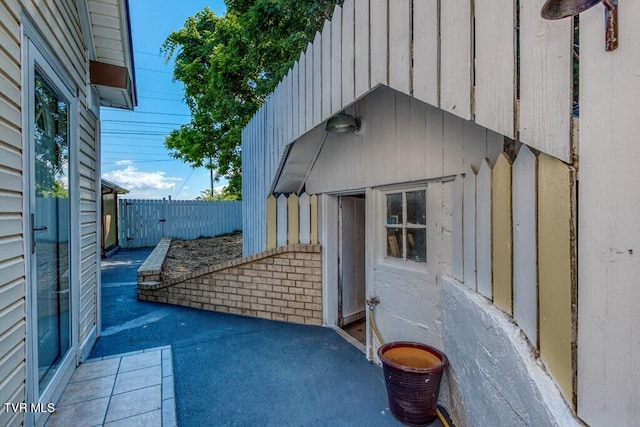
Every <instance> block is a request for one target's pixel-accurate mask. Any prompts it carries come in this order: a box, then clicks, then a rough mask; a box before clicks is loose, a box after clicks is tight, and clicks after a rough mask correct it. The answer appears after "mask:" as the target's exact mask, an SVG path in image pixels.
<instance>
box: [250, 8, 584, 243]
mask: <svg viewBox="0 0 640 427" xmlns="http://www.w3.org/2000/svg"><path fill="white" fill-rule="evenodd" d="M501 2H502V3H501V4H500V5H496V4H493V3H492V2H489V1H484V0H483V1H476V2H472V1H469V0H452V1H447V2H438V1H436V0H422V1H416V0H397V1H392V2H390V1H389V0H347V1H345V2H344V3H343V5H342V6H337V7H336V8H335V10H334V14H333V17H332V20H331V21H326V22H325V25H324V26H323V28H322V31H321V33H319V34H318V35H316V37H315V38H314V41H313V43H311V44H310V45H309V46H308V47H307V49H306V51H305V52H304V53H302V54H301V56H300V58H299V60H298V61H297V62H296V63H295V65H294V66H293V67H292V69H291V70H290V72H289V73H288V75H287V77H285V79H284V80H283V82H282V84H280V85H279V86H278V87H277V88H276V90H275V92H274V94H273V95H272V97H271V98H269V101H268V102H266V103H265V104H264V105H263V106H262V108H261V109H260V110H259V111H258V112H257V113H256V115H255V116H254V118H253V119H252V120H251V122H250V123H249V124H248V125H247V127H246V128H245V130H244V132H243V144H244V148H243V159H244V163H243V165H244V174H248V175H250V176H247V177H245V182H246V183H247V184H249V183H250V182H255V181H256V180H258V177H259V180H260V181H261V182H262V183H265V182H266V187H267V191H264V192H262V193H261V194H255V197H250V196H249V193H252V192H255V191H263V190H258V188H263V187H264V185H259V186H258V187H256V188H251V189H247V186H245V187H244V188H245V191H247V193H245V196H244V200H245V203H246V204H247V206H248V207H249V208H250V209H247V211H250V212H261V213H264V209H265V206H264V203H265V200H266V197H267V196H268V195H269V191H268V188H270V186H271V184H272V182H273V180H274V177H275V175H276V173H277V171H278V168H277V167H274V166H273V164H274V163H268V164H264V163H263V157H260V156H249V155H247V152H249V151H251V152H256V150H257V151H259V152H260V151H262V152H264V154H266V153H271V155H273V154H275V155H276V158H277V159H278V162H279V161H283V160H284V159H283V157H282V155H283V154H284V153H285V150H284V148H285V147H286V146H287V145H288V144H291V143H293V142H295V141H296V140H297V139H298V138H300V137H301V136H303V135H304V134H305V133H306V132H309V131H310V130H311V129H313V128H314V127H316V126H318V125H321V123H322V122H324V121H326V120H327V119H328V118H329V117H331V116H332V115H334V114H335V113H338V112H340V111H342V110H344V109H345V108H348V107H349V106H351V105H352V104H354V102H356V101H358V100H361V99H363V97H365V96H367V95H368V94H369V93H370V92H371V91H372V90H374V89H375V88H377V87H378V86H380V85H385V86H389V87H391V88H393V89H395V90H397V91H398V92H401V93H404V94H406V95H409V96H411V97H415V99H417V100H420V101H423V102H426V103H428V104H429V105H432V106H435V107H439V108H441V109H443V110H444V111H447V112H449V113H450V114H451V116H449V117H447V118H446V119H445V123H446V124H447V126H445V127H448V128H449V130H448V133H446V134H444V147H443V148H444V151H445V157H449V158H455V156H456V154H461V150H462V145H461V144H460V141H461V140H462V138H463V134H464V133H465V132H466V130H467V129H470V130H471V131H475V132H477V133H478V134H479V133H485V134H486V136H487V137H491V138H497V139H500V138H501V136H503V135H504V136H509V137H512V138H513V137H515V136H516V132H519V133H520V136H521V139H522V141H523V142H525V143H526V144H528V145H529V146H531V147H533V148H536V149H538V150H541V151H543V152H546V153H548V154H551V155H553V156H555V157H557V158H560V159H561V160H563V161H565V162H569V161H571V155H572V151H571V142H570V141H571V135H570V127H569V124H570V123H571V114H572V111H571V84H572V82H571V47H572V46H571V36H572V25H571V22H570V20H562V21H556V22H549V21H543V20H542V19H541V18H540V7H541V6H542V3H543V0H535V1H533V2H524V3H522V2H521V3H520V10H519V11H517V10H516V3H514V2H512V1H509V0H501ZM525 3H526V4H525ZM496 11H497V12H496ZM474 23H475V25H474ZM412 24H413V25H412ZM412 28H413V31H411V29H412ZM518 36H519V37H518ZM518 41H519V44H518ZM518 52H521V54H520V55H518V54H517V53H518ZM550 52H552V53H550ZM318 61H319V62H320V63H319V64H318ZM518 69H520V71H521V75H520V80H519V82H518V81H517V74H518V73H517V70H518ZM518 85H519V86H518ZM518 87H520V97H519V99H518V98H517V95H518V91H517V88H518ZM536 88H541V90H537V89H536ZM412 108H413V107H412ZM422 108H424V107H422ZM273 111H275V112H276V114H275V115H274V114H273ZM278 111H283V112H285V114H284V117H282V116H280V115H278V114H277V112H278ZM358 111H359V112H358V114H359V115H360V116H362V117H363V118H364V120H365V121H366V123H368V124H369V123H371V122H372V121H373V120H375V119H376V118H374V117H371V116H369V117H367V116H366V115H365V114H364V113H362V112H361V111H360V110H358ZM408 111H409V110H406V111H402V110H398V114H397V120H398V124H401V123H404V124H409V125H411V124H412V122H411V119H410V118H409V119H408V120H407V118H406V117H405V116H404V112H408ZM418 117H419V115H417V116H416V115H414V118H418ZM273 118H275V120H274V119H273ZM466 120H472V121H475V122H476V123H478V124H480V125H482V126H483V127H482V128H480V127H478V126H475V125H474V126H473V127H471V125H470V124H469V123H465V121H466ZM454 123H455V125H454ZM267 124H268V125H269V126H274V127H275V128H276V130H275V131H272V132H268V131H267V130H266V126H267ZM434 126H441V125H438V124H435V125H434ZM441 127H442V126H441ZM388 136H390V137H391V136H392V135H391V134H388ZM394 140H395V141H398V143H402V142H403V141H402V140H400V139H394ZM273 147H275V150H274V149H273ZM432 157H433V159H432V160H431V163H432V164H435V163H438V159H437V158H436V157H437V156H432ZM470 157H473V156H470ZM448 166H453V165H451V164H447V163H446V160H445V167H444V171H443V173H442V174H441V175H446V174H456V173H458V172H459V171H458V170H456V169H455V167H453V168H452V167H448ZM436 169H437V167H436V168H430V172H431V171H435V170H436ZM245 218H246V221H247V224H245V226H244V229H245V246H244V248H245V253H246V254H249V253H253V252H257V251H260V250H263V249H264V248H265V246H264V244H265V241H264V237H263V235H264V223H263V222H264V219H262V220H256V219H252V218H249V216H246V217H245ZM254 221H258V222H259V223H260V224H258V223H255V225H256V227H257V226H258V225H260V227H258V228H256V229H255V233H254V232H253V231H252V230H253V229H252V226H253V225H252V224H253V222H254Z"/></svg>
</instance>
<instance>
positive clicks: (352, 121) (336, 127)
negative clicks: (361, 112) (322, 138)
mask: <svg viewBox="0 0 640 427" xmlns="http://www.w3.org/2000/svg"><path fill="white" fill-rule="evenodd" d="M359 129H360V118H358V117H353V116H350V115H349V114H345V113H338V114H336V115H335V116H333V117H331V118H330V119H329V120H327V126H326V127H325V130H326V131H327V132H329V133H347V132H357V131H358V130H359Z"/></svg>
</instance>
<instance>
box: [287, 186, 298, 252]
mask: <svg viewBox="0 0 640 427" xmlns="http://www.w3.org/2000/svg"><path fill="white" fill-rule="evenodd" d="M287 210H288V213H287V227H288V228H289V230H288V233H287V244H289V245H292V244H296V243H300V217H299V203H298V196H296V195H295V194H292V195H290V196H289V198H288V199H287Z"/></svg>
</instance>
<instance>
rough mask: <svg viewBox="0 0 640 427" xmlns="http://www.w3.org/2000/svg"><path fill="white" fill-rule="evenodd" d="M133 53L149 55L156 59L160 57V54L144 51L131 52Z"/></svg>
mask: <svg viewBox="0 0 640 427" xmlns="http://www.w3.org/2000/svg"><path fill="white" fill-rule="evenodd" d="M133 51H134V52H135V53H141V54H143V55H149V56H157V57H159V58H160V57H162V55H161V54H160V52H158V53H151V52H145V51H144V50H135V49H134V50H133Z"/></svg>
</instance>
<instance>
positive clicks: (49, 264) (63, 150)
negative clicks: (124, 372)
mask: <svg viewBox="0 0 640 427" xmlns="http://www.w3.org/2000/svg"><path fill="white" fill-rule="evenodd" d="M26 44H27V47H26V49H27V59H28V61H27V67H25V68H26V70H25V73H26V74H25V87H24V90H25V97H24V102H25V109H26V111H25V113H26V114H25V129H24V132H25V134H26V135H27V141H28V142H27V144H28V145H27V150H26V153H27V154H28V169H27V170H28V175H27V176H28V178H27V181H26V192H27V194H28V208H29V212H28V217H27V218H25V220H26V221H27V224H26V228H27V230H26V231H27V233H28V240H27V241H28V245H27V259H28V260H29V265H30V269H29V275H28V279H29V289H28V293H27V297H28V312H27V323H28V325H29V329H28V335H27V336H28V344H29V351H28V364H27V367H28V371H27V390H28V391H27V400H28V402H29V403H45V404H46V403H49V402H55V400H56V399H57V397H58V395H59V394H60V392H61V389H62V387H64V385H66V382H67V381H68V379H69V377H70V375H71V373H72V372H73V370H74V368H75V366H76V355H75V353H76V346H77V344H76V341H77V338H75V336H74V326H73V322H74V320H75V316H74V312H75V310H74V308H75V305H76V304H77V302H76V298H77V296H76V295H75V294H76V289H77V284H76V283H75V282H77V279H76V277H77V273H76V271H74V268H75V263H74V256H73V253H74V251H75V249H76V247H77V244H76V242H75V239H77V235H78V232H77V231H75V230H74V229H73V223H74V222H75V221H77V215H75V214H74V209H75V208H74V206H76V207H77V202H75V200H76V199H75V197H76V195H75V194H73V191H71V188H72V186H73V185H76V180H75V179H74V176H73V175H74V171H75V169H76V168H75V167H74V166H73V162H74V161H75V159H74V155H75V151H74V149H73V148H74V147H75V143H74V138H75V130H74V125H75V121H76V119H75V114H76V106H75V101H76V100H75V97H74V95H73V94H72V91H71V90H70V89H69V84H68V83H67V84H65V82H64V80H62V78H61V77H60V72H56V70H55V69H54V67H53V66H52V65H51V64H50V63H49V61H50V59H49V60H47V58H46V57H45V56H44V55H43V54H42V52H41V50H42V47H40V46H36V44H35V43H33V42H32V41H31V40H30V39H28V38H27V41H26ZM28 415H29V416H28V417H27V420H26V424H27V425H31V424H40V423H41V422H42V420H41V419H40V418H41V417H42V416H43V415H42V414H28ZM32 417H33V418H32Z"/></svg>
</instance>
